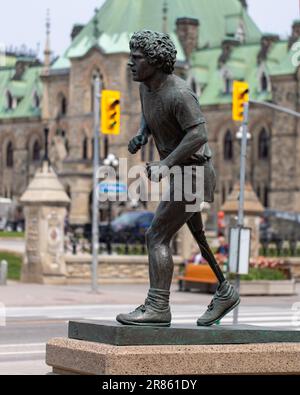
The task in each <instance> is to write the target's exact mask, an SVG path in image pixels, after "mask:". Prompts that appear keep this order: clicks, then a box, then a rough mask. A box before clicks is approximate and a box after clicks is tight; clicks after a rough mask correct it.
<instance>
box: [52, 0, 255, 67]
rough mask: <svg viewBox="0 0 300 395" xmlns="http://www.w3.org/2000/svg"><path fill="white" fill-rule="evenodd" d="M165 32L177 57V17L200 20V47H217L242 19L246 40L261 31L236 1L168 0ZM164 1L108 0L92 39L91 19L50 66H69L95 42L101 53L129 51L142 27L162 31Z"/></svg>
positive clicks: (252, 38) (250, 39)
mask: <svg viewBox="0 0 300 395" xmlns="http://www.w3.org/2000/svg"><path fill="white" fill-rule="evenodd" d="M168 3H169V5H168V8H169V10H168V32H169V33H170V34H171V36H172V39H173V40H174V41H175V45H176V47H177V49H178V52H179V53H178V60H179V61H183V60H184V54H183V51H182V48H181V46H180V43H179V42H178V39H177V37H176V34H174V33H175V30H176V20H177V18H179V17H193V18H198V19H199V21H200V28H199V45H200V47H203V46H209V47H216V46H219V45H220V43H221V41H222V39H223V37H224V36H225V35H234V34H235V33H236V31H237V29H238V26H239V24H240V23H241V22H242V23H243V26H244V30H245V33H246V42H257V41H259V39H260V37H261V33H260V31H259V29H258V28H257V26H256V25H255V23H254V22H253V21H252V19H251V18H250V17H249V15H248V14H247V12H246V11H245V9H244V8H243V7H242V6H241V3H240V1H239V0H226V1H224V0H184V1H183V0H172V1H169V2H168ZM163 4H164V0H154V1H150V0H107V1H106V2H105V3H104V5H103V6H102V7H101V8H100V10H99V11H98V13H97V15H96V18H97V21H98V29H99V31H100V32H102V33H101V34H100V37H99V39H97V41H95V38H94V34H93V33H94V18H93V19H92V20H91V21H90V22H89V23H88V24H87V25H86V26H85V28H84V29H83V30H82V31H81V32H80V33H79V35H78V36H77V37H76V38H75V39H74V41H73V42H72V43H71V45H70V47H69V48H68V50H67V51H66V53H65V54H64V55H63V57H61V58H60V59H59V60H58V61H57V62H56V63H55V64H54V66H53V68H54V69H58V68H65V67H69V66H70V63H69V61H68V59H70V58H72V57H81V56H84V55H85V54H86V53H87V52H88V51H89V50H90V49H91V48H92V47H93V46H95V45H98V46H99V47H100V48H101V49H102V51H103V52H104V53H107V54H110V53H120V52H125V53H128V52H129V49H128V41H129V39H130V37H131V35H132V33H133V32H135V31H137V30H141V29H151V30H158V31H161V30H162V26H163V15H162V10H163Z"/></svg>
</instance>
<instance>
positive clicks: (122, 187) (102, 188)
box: [99, 182, 127, 194]
mask: <svg viewBox="0 0 300 395" xmlns="http://www.w3.org/2000/svg"><path fill="white" fill-rule="evenodd" d="M99 192H100V193H117V194H119V193H127V185H126V184H122V183H120V182H118V183H113V182H112V183H110V182H101V183H100V184H99Z"/></svg>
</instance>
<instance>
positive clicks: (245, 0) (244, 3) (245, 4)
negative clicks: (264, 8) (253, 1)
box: [240, 0, 248, 10]
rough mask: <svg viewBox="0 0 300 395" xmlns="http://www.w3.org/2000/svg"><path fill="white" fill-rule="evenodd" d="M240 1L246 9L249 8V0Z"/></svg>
mask: <svg viewBox="0 0 300 395" xmlns="http://www.w3.org/2000/svg"><path fill="white" fill-rule="evenodd" d="M240 3H241V4H242V7H243V8H245V10H247V9H248V3H247V0H240Z"/></svg>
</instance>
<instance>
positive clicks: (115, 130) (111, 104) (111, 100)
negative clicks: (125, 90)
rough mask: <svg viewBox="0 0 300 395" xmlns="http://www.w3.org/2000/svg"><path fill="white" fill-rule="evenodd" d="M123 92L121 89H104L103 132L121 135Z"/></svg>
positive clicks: (102, 105) (102, 101) (102, 108)
mask: <svg viewBox="0 0 300 395" xmlns="http://www.w3.org/2000/svg"><path fill="white" fill-rule="evenodd" d="M120 100H121V93H120V92H119V91H108V90H103V91H102V100H101V132H102V134H112V135H119V134H120V129H121V107H120Z"/></svg>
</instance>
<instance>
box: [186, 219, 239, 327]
mask: <svg viewBox="0 0 300 395" xmlns="http://www.w3.org/2000/svg"><path fill="white" fill-rule="evenodd" d="M187 225H188V227H189V229H190V231H191V232H192V234H193V236H194V238H195V240H196V241H197V243H198V245H199V248H200V250H201V253H202V255H203V257H204V258H205V259H206V261H207V262H208V264H209V265H210V267H211V268H212V270H213V272H214V273H215V275H216V277H217V279H218V280H219V282H220V285H219V287H218V289H217V292H216V294H215V295H214V297H213V299H212V301H211V303H210V305H209V306H208V309H207V311H206V312H205V313H204V314H203V315H202V316H201V317H200V318H199V319H198V321H197V325H198V326H211V325H213V324H215V323H216V322H218V321H220V319H221V318H223V317H224V316H225V315H226V314H228V313H229V312H230V311H232V310H233V309H234V308H235V307H236V306H238V304H239V303H240V298H239V295H238V293H237V292H236V290H235V289H234V287H233V286H232V285H231V284H230V283H229V282H228V281H226V280H225V278H224V275H223V273H222V271H221V268H220V266H219V265H218V263H217V261H216V259H215V257H214V254H213V253H212V251H211V249H210V248H209V245H208V243H207V240H206V237H205V234H204V229H203V223H202V217H201V213H200V212H198V213H195V214H194V215H193V217H192V218H191V219H190V220H189V221H188V222H187Z"/></svg>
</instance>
